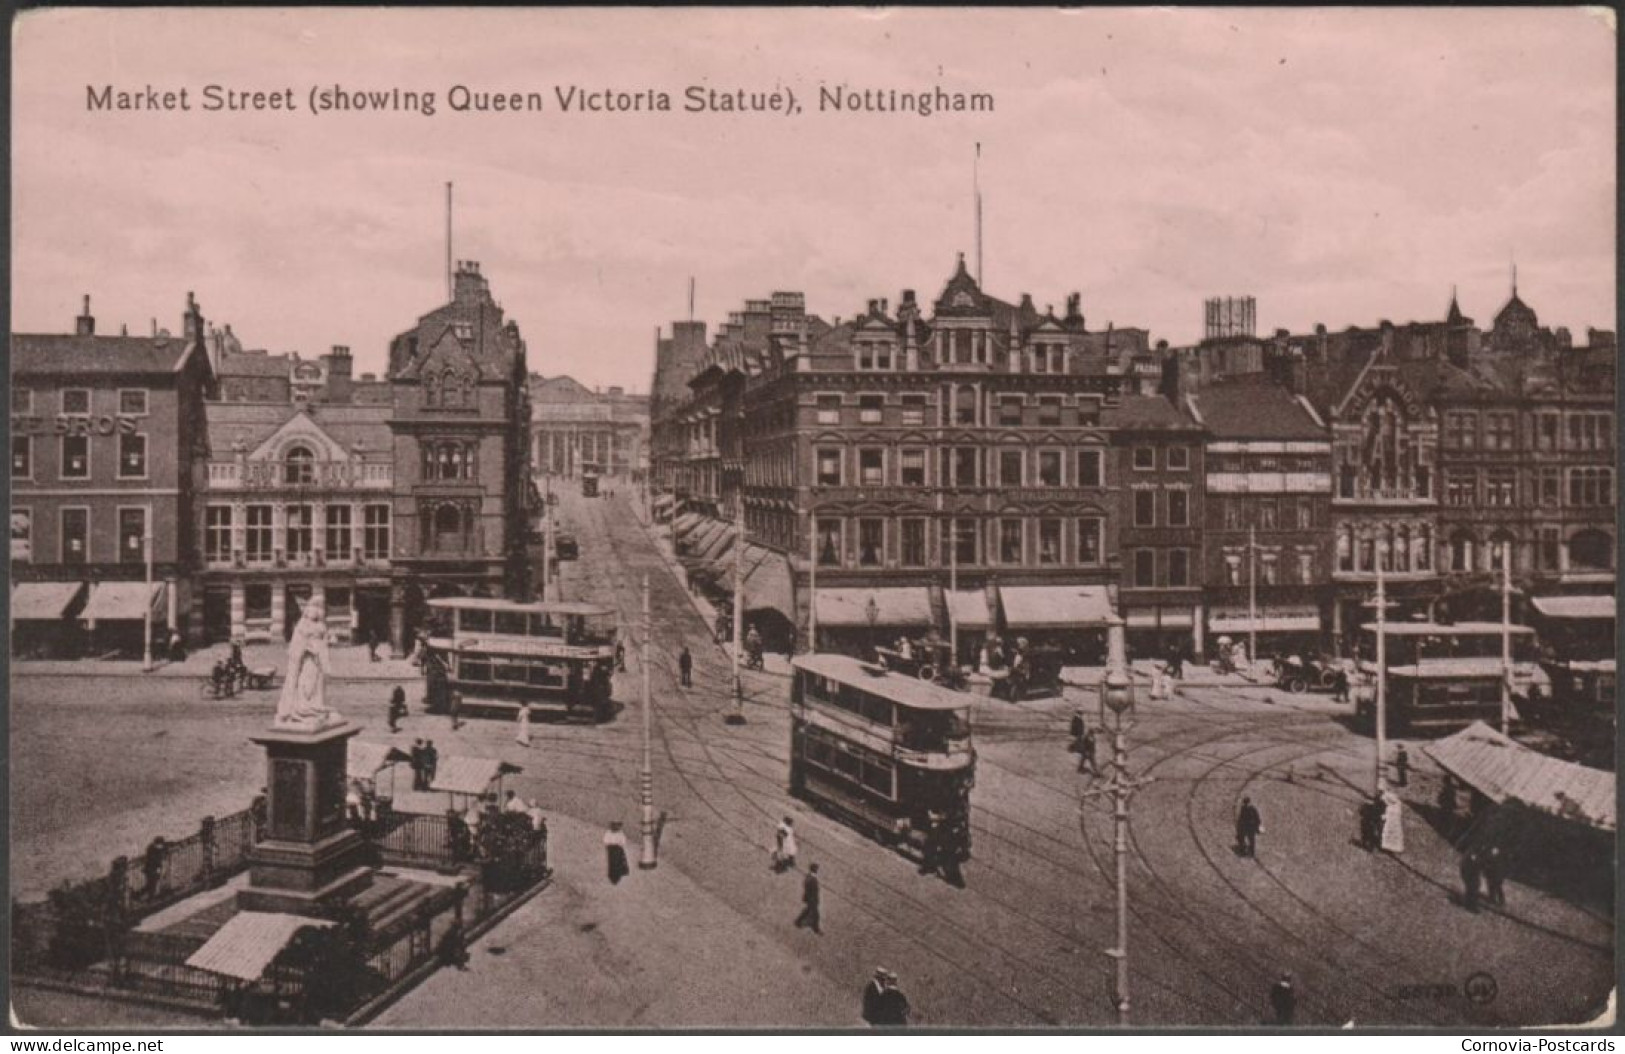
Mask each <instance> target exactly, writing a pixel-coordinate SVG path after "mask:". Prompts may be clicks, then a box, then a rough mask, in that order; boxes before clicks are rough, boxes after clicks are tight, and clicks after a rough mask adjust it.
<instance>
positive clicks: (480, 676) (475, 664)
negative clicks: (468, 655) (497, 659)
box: [457, 659, 491, 681]
mask: <svg viewBox="0 0 1625 1054" xmlns="http://www.w3.org/2000/svg"><path fill="white" fill-rule="evenodd" d="M457 677H458V679H460V680H464V681H489V680H490V679H491V664H490V662H488V661H487V660H485V659H459V660H458V662H457Z"/></svg>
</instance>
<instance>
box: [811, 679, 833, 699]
mask: <svg viewBox="0 0 1625 1054" xmlns="http://www.w3.org/2000/svg"><path fill="white" fill-rule="evenodd" d="M807 695H808V696H810V697H811V698H813V699H823V700H826V701H827V700H828V699H829V682H828V681H826V680H824V678H822V677H820V676H819V675H818V674H812V675H810V676H809V677H808V678H807Z"/></svg>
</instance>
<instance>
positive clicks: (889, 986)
mask: <svg viewBox="0 0 1625 1054" xmlns="http://www.w3.org/2000/svg"><path fill="white" fill-rule="evenodd" d="M909 1012H910V1007H909V1005H908V996H906V995H904V994H903V988H902V986H901V985H899V984H898V983H897V975H896V974H894V973H892V972H891V971H890V970H887V971H886V976H885V979H884V982H883V986H882V988H881V990H880V998H879V999H877V1000H876V1001H875V1018H876V1020H875V1021H873V1022H871V1024H874V1025H877V1026H879V1027H881V1028H902V1027H905V1026H907V1025H908V1017H909Z"/></svg>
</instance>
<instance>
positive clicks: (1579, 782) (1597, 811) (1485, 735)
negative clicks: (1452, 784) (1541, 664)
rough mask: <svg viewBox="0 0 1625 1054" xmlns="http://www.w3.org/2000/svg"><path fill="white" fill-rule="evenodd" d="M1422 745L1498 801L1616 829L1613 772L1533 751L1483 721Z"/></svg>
mask: <svg viewBox="0 0 1625 1054" xmlns="http://www.w3.org/2000/svg"><path fill="white" fill-rule="evenodd" d="M1422 749H1424V750H1426V751H1427V753H1428V755H1429V756H1431V757H1432V758H1433V760H1434V761H1437V762H1438V763H1439V767H1440V768H1442V769H1444V770H1445V771H1446V772H1448V773H1450V774H1451V775H1452V776H1455V777H1456V778H1457V779H1459V780H1461V781H1462V782H1463V783H1465V784H1467V785H1468V786H1470V787H1472V788H1473V789H1474V790H1476V791H1478V792H1479V793H1480V794H1483V795H1484V796H1485V797H1486V798H1489V799H1490V800H1491V801H1493V802H1495V803H1496V804H1497V805H1499V804H1502V803H1503V802H1507V801H1518V802H1522V803H1523V804H1524V805H1527V806H1529V807H1530V808H1532V809H1537V810H1539V811H1541V812H1544V813H1547V814H1548V815H1551V816H1556V817H1559V818H1561V819H1564V820H1572V821H1574V822H1575V823H1583V824H1587V825H1589V826H1591V827H1597V828H1600V829H1601V830H1604V831H1612V830H1614V827H1615V822H1616V806H1617V802H1616V800H1615V796H1614V774H1613V773H1612V772H1604V771H1603V770H1602V769H1593V768H1587V767H1586V766H1584V765H1576V764H1575V763H1574V762H1572V761H1563V760H1560V759H1558V758H1554V757H1548V756H1546V755H1545V754H1541V753H1537V752H1536V751H1533V750H1530V749H1529V748H1528V747H1526V746H1523V745H1522V744H1520V743H1516V742H1514V741H1512V740H1511V739H1508V738H1507V737H1506V736H1503V735H1502V734H1501V733H1499V732H1497V731H1496V730H1495V729H1493V728H1491V727H1490V726H1489V725H1486V724H1485V723H1484V722H1482V721H1474V722H1473V723H1472V724H1471V725H1468V726H1467V727H1466V728H1464V729H1462V730H1461V731H1460V732H1457V733H1456V734H1455V735H1453V736H1449V737H1447V738H1445V739H1441V740H1439V741H1438V742H1437V743H1430V744H1428V745H1427V746H1425V747H1423V748H1422Z"/></svg>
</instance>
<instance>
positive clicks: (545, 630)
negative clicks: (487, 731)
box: [423, 597, 617, 721]
mask: <svg viewBox="0 0 1625 1054" xmlns="http://www.w3.org/2000/svg"><path fill="white" fill-rule="evenodd" d="M429 607H430V609H431V612H432V615H431V618H430V629H429V635H428V643H427V645H426V646H425V649H424V655H423V676H424V680H425V682H426V692H425V701H426V703H427V704H428V708H429V711H430V713H446V712H447V711H448V710H449V709H450V707H451V701H452V697H453V696H454V695H455V696H457V697H459V700H460V702H459V710H458V712H459V714H463V715H469V716H479V715H489V716H496V717H510V718H511V717H514V716H516V715H517V714H518V712H519V708H520V707H521V706H526V707H529V708H530V710H531V713H532V714H535V713H537V712H538V711H542V712H549V711H552V712H562V713H564V714H565V715H567V716H587V717H590V718H591V719H593V720H596V721H604V720H608V718H609V717H610V716H611V715H612V714H613V712H614V704H613V702H612V701H611V680H612V675H613V673H614V669H615V639H616V635H617V628H616V621H617V620H616V613H615V609H614V608H611V607H606V606H604V605H602V604H573V603H560V602H541V603H529V604H527V603H519V602H516V601H511V600H490V599H484V598H478V597H476V598H465V597H444V598H439V599H435V600H431V601H429Z"/></svg>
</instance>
